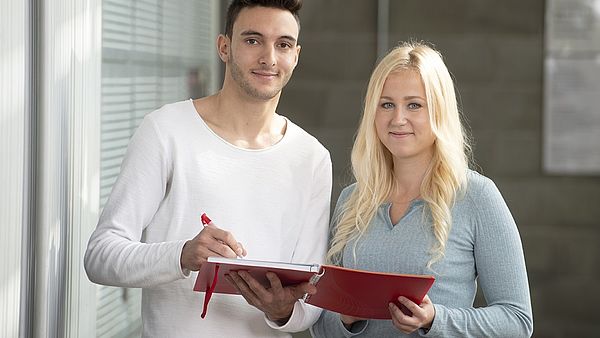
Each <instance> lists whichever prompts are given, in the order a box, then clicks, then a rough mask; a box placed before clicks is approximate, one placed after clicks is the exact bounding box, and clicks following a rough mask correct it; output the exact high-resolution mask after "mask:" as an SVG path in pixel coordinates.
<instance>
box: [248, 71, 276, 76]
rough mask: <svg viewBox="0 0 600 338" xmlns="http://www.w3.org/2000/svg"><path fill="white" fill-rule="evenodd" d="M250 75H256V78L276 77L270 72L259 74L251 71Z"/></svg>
mask: <svg viewBox="0 0 600 338" xmlns="http://www.w3.org/2000/svg"><path fill="white" fill-rule="evenodd" d="M252 74H254V75H258V76H262V77H276V76H278V74H277V73H271V72H260V71H258V72H257V71H253V72H252Z"/></svg>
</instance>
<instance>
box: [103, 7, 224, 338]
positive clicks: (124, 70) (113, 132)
mask: <svg viewBox="0 0 600 338" xmlns="http://www.w3.org/2000/svg"><path fill="white" fill-rule="evenodd" d="M102 6H103V8H102V89H101V90H102V103H101V118H102V122H101V155H100V156H101V159H100V161H101V164H100V165H101V168H100V174H101V177H100V205H101V207H102V206H104V204H105V203H106V200H107V198H108V196H109V194H110V191H111V188H112V185H113V183H114V182H115V180H116V178H117V176H118V174H119V169H120V165H121V161H122V159H123V155H124V154H125V151H126V149H127V144H128V142H129V139H130V137H131V136H132V135H133V133H134V132H135V130H136V128H137V126H138V125H139V123H140V122H141V121H142V119H143V118H144V116H145V115H146V114H147V113H149V112H151V111H153V110H155V109H157V108H159V107H160V106H162V105H164V104H166V103H169V102H176V101H180V100H185V99H188V98H190V97H192V98H196V97H201V96H205V95H207V94H210V93H212V92H213V91H214V90H215V89H216V80H217V69H218V59H217V54H216V49H215V38H216V35H217V33H218V29H217V27H218V17H219V14H220V10H219V6H220V2H219V1H218V0H196V1H191V0H170V1H166V0H165V1H163V0H104V1H103V3H102ZM97 297H98V309H97V323H96V324H97V325H96V332H97V336H98V337H129V336H132V335H134V336H137V335H139V330H140V326H141V319H140V300H141V291H140V290H139V289H123V288H114V287H99V288H98V294H97Z"/></svg>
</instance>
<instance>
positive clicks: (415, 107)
mask: <svg viewBox="0 0 600 338" xmlns="http://www.w3.org/2000/svg"><path fill="white" fill-rule="evenodd" d="M419 108H421V105H420V104H418V103H414V102H413V103H409V104H408V109H419Z"/></svg>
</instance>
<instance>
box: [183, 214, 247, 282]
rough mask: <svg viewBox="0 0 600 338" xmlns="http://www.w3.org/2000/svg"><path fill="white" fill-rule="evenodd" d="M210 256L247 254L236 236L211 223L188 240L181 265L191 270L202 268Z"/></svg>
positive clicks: (230, 256)
mask: <svg viewBox="0 0 600 338" xmlns="http://www.w3.org/2000/svg"><path fill="white" fill-rule="evenodd" d="M210 256H221V257H227V258H235V257H237V256H246V249H244V247H243V246H242V244H241V243H239V242H238V241H236V239H235V237H233V235H232V234H231V233H230V232H229V231H225V230H223V229H219V228H217V227H216V226H215V225H214V224H212V223H210V224H208V225H207V226H205V227H204V229H202V231H200V233H199V234H198V235H196V237H194V238H193V239H191V240H189V241H187V242H186V243H185V245H184V246H183V250H182V251H181V259H180V261H181V267H182V268H183V269H188V270H190V271H198V270H200V266H201V265H202V263H204V262H206V259H207V258H208V257H210Z"/></svg>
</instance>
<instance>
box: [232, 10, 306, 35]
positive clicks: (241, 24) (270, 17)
mask: <svg viewBox="0 0 600 338" xmlns="http://www.w3.org/2000/svg"><path fill="white" fill-rule="evenodd" d="M248 32H253V33H257V34H258V35H262V36H265V37H273V38H280V37H291V38H293V39H298V33H299V27H298V22H296V19H295V18H294V15H293V14H292V13H290V12H289V11H287V10H284V9H279V8H271V7H261V6H255V7H246V8H244V9H242V10H241V11H240V13H239V14H238V17H237V18H236V20H235V22H234V24H233V35H238V36H239V35H244V34H247V33H248Z"/></svg>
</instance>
